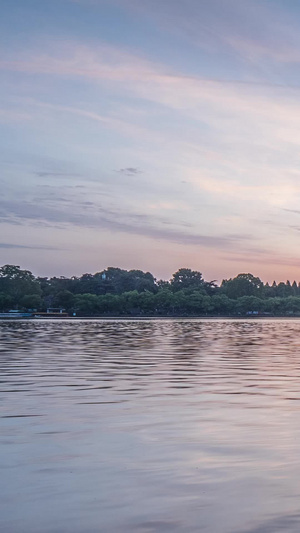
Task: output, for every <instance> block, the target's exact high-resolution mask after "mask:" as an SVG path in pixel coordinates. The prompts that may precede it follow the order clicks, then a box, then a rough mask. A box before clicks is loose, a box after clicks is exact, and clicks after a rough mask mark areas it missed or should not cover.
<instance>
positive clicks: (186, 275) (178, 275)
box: [170, 268, 204, 292]
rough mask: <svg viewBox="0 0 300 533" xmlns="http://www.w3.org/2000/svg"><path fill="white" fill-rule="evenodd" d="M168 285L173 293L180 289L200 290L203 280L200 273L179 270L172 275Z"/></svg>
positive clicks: (186, 269) (188, 269)
mask: <svg viewBox="0 0 300 533" xmlns="http://www.w3.org/2000/svg"><path fill="white" fill-rule="evenodd" d="M170 284H171V288H172V290H173V291H174V292H176V291H181V290H182V289H201V288H203V286H204V279H203V277H202V274H201V272H197V271H196V270H191V269H190V268H180V269H179V270H177V272H175V274H173V276H172V278H171V281H170Z"/></svg>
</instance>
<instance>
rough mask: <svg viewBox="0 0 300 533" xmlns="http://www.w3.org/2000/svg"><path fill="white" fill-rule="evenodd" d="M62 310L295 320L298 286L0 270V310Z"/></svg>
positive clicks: (183, 275) (116, 271)
mask: <svg viewBox="0 0 300 533" xmlns="http://www.w3.org/2000/svg"><path fill="white" fill-rule="evenodd" d="M49 308H62V309H64V310H66V312H68V313H69V314H75V313H76V315H77V316H116V315H117V316H122V315H123V316H125V315H132V316H178V315H179V316H191V315H192V316H199V315H200V316H203V315H207V316H222V315H227V316H239V315H272V316H273V315H275V316H290V315H296V316H297V315H299V316H300V284H299V283H298V284H297V283H296V282H295V281H294V282H293V283H290V281H287V282H286V283H283V282H280V283H278V284H277V283H276V282H275V281H274V282H273V284H272V285H269V284H268V283H265V284H264V283H263V282H262V281H261V280H260V279H259V278H258V277H255V276H253V275H252V274H239V275H238V276H236V277H235V278H230V279H224V280H223V281H222V283H221V285H220V286H218V285H217V284H216V282H215V281H205V280H204V279H203V276H202V274H201V272H198V271H194V270H191V269H189V268H180V269H179V270H178V271H177V272H175V274H173V276H172V278H171V279H170V280H169V281H164V280H156V279H155V278H154V276H153V275H152V274H151V273H150V272H142V271H141V270H129V271H128V270H123V269H121V268H114V267H109V268H107V269H105V270H103V271H101V272H97V273H96V274H83V275H82V276H81V277H76V276H73V277H71V278H66V277H62V276H61V277H52V278H46V277H35V276H34V275H33V274H32V273H31V272H30V271H28V270H22V269H21V268H20V267H19V266H15V265H4V266H2V267H0V311H1V312H7V311H9V310H12V309H14V310H16V309H18V310H20V311H39V312H42V311H46V310H47V309H49Z"/></svg>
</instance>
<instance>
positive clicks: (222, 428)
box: [0, 319, 300, 533]
mask: <svg viewBox="0 0 300 533" xmlns="http://www.w3.org/2000/svg"><path fill="white" fill-rule="evenodd" d="M0 350H1V351H0V381H1V384H0V408H1V419H0V430H1V437H0V442H1V446H0V451H1V455H0V460H1V463H0V506H1V513H0V531H1V532H3V533H50V532H51V533H64V532H70V533H94V532H95V533H96V532H113V533H127V532H128V533H129V532H130V533H131V532H132V533H137V532H141V533H150V532H175V533H177V532H187V533H189V532H200V531H201V532H202V531H203V532H209V533H267V532H269V533H276V532H281V531H284V532H287V533H294V532H295V533H296V532H297V533H299V531H300V514H299V513H300V320H292V319H291V320H271V319H270V320H269V319H267V320H210V319H207V320H188V319H186V320H116V321H114V320H104V321H100V320H66V321H63V320H57V321H55V320H51V321H50V320H49V321H47V320H35V321H34V320H28V321H17V320H16V321H11V322H7V321H0Z"/></svg>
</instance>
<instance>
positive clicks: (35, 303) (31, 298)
mask: <svg viewBox="0 0 300 533" xmlns="http://www.w3.org/2000/svg"><path fill="white" fill-rule="evenodd" d="M20 305H21V307H24V308H25V309H40V308H41V307H42V305H43V302H42V298H41V297H40V295H39V294H25V295H24V296H22V298H21V299H20Z"/></svg>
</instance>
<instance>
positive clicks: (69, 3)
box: [0, 0, 300, 282]
mask: <svg viewBox="0 0 300 533" xmlns="http://www.w3.org/2000/svg"><path fill="white" fill-rule="evenodd" d="M299 30H300V3H299V2H295V1H294V0H259V1H258V0H226V1H225V0H210V1H209V2H208V1H206V0H184V1H183V0H163V1H162V0H51V1H50V0H43V2H41V1H40V0H25V1H24V0H2V2H1V19H0V50H1V52H0V77H1V80H0V81H1V83H0V95H1V99H0V137H1V143H0V146H1V148H0V150H1V158H0V165H1V172H0V186H1V195H0V224H1V226H0V264H2V265H3V264H7V263H9V264H17V265H20V266H21V267H22V268H26V269H29V270H31V271H32V272H33V273H34V274H35V275H43V276H53V275H57V276H60V275H64V276H70V275H81V274H83V273H85V272H92V273H93V272H97V271H101V270H103V269H104V268H106V267H108V266H118V267H121V268H126V269H132V268H137V269H141V270H144V271H150V272H152V273H153V274H154V275H155V277H157V278H162V279H169V278H170V277H171V275H172V273H174V272H175V271H176V270H177V269H178V268H180V267H187V268H192V269H195V270H199V271H200V272H202V273H203V275H204V278H205V279H207V280H211V279H216V280H218V281H221V280H222V279H223V278H229V277H234V276H235V275H237V274H238V273H240V272H251V273H253V274H255V275H257V276H259V277H260V278H261V279H262V280H264V281H270V282H272V281H273V280H274V279H276V280H277V281H281V280H283V281H285V280H286V279H290V280H291V281H293V280H294V279H296V280H297V281H299V280H300V246H299V244H300V31H299Z"/></svg>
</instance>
